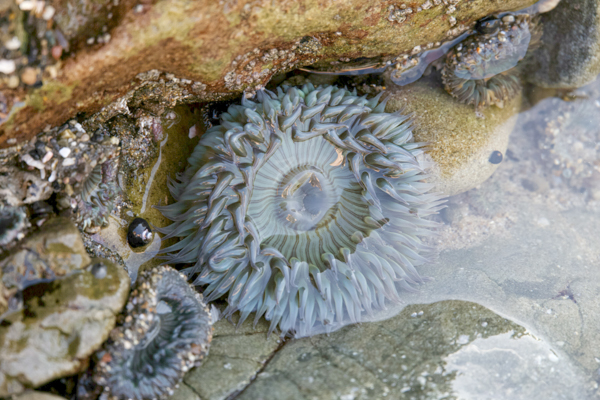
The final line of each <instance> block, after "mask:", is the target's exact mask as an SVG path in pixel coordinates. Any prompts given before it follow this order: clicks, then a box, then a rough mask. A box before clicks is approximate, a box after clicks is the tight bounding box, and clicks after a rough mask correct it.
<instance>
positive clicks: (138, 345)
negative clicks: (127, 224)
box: [92, 266, 212, 400]
mask: <svg viewBox="0 0 600 400" xmlns="http://www.w3.org/2000/svg"><path fill="white" fill-rule="evenodd" d="M120 318H121V319H122V320H121V321H120V325H119V326H118V327H117V328H115V329H114V330H113V331H112V332H111V334H110V338H109V340H108V341H107V342H106V343H105V344H104V347H103V349H102V350H101V351H99V352H98V353H97V354H96V358H97V360H98V362H97V364H96V365H95V368H94V372H93V374H92V380H93V381H94V382H95V383H96V384H97V385H98V386H99V387H101V388H103V390H104V393H105V396H104V397H106V398H108V399H134V400H142V399H164V398H166V397H168V396H170V395H171V394H173V390H174V389H175V388H176V387H177V385H178V384H179V382H180V381H181V379H182V378H183V375H184V374H185V373H186V372H187V371H188V370H189V369H191V368H192V367H194V366H197V365H199V364H200V362H201V361H202V359H203V358H204V356H205V355H206V354H207V353H208V345H209V344H210V341H211V339H212V317H211V314H210V311H209V309H208V307H207V306H206V304H205V303H204V301H203V299H202V295H201V294H199V293H197V292H196V291H195V290H194V288H193V287H191V286H190V285H189V284H188V283H187V281H186V278H185V276H183V275H182V274H181V273H179V272H177V271H176V270H174V269H173V268H171V267H168V266H162V267H158V268H155V269H152V270H148V271H146V272H144V273H143V274H141V275H140V277H139V278H138V280H137V283H136V287H135V288H134V289H133V291H132V292H131V294H130V296H129V301H128V303H127V305H126V306H125V311H124V314H123V315H122V316H121V317H120Z"/></svg>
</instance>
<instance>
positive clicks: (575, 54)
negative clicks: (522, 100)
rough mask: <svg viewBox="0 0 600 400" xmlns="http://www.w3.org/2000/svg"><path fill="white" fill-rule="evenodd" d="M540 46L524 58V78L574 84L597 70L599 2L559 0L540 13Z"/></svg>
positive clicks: (551, 84)
mask: <svg viewBox="0 0 600 400" xmlns="http://www.w3.org/2000/svg"><path fill="white" fill-rule="evenodd" d="M541 24H542V26H543V30H544V34H543V36H542V40H541V45H540V47H539V48H538V49H537V50H536V51H535V52H534V53H533V54H532V55H531V57H529V59H528V60H527V68H526V72H527V73H526V79H527V80H528V81H529V82H531V83H533V84H535V85H537V86H541V87H545V88H577V87H581V86H583V85H585V84H587V83H589V82H590V81H592V80H593V79H594V78H595V77H596V75H598V73H600V3H598V1H597V0H562V1H561V2H560V3H559V4H558V6H557V7H556V8H555V9H554V10H552V11H550V12H549V13H546V14H543V15H542V16H541Z"/></svg>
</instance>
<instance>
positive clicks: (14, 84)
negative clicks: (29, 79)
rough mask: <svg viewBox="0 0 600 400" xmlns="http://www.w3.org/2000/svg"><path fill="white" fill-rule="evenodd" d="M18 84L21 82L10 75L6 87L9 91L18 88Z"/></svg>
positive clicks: (16, 77)
mask: <svg viewBox="0 0 600 400" xmlns="http://www.w3.org/2000/svg"><path fill="white" fill-rule="evenodd" d="M19 83H21V80H20V79H19V77H18V76H16V75H11V76H10V77H9V78H8V87H9V88H11V89H14V88H16V87H17V86H19Z"/></svg>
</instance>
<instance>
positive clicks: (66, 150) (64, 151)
mask: <svg viewBox="0 0 600 400" xmlns="http://www.w3.org/2000/svg"><path fill="white" fill-rule="evenodd" d="M58 153H59V154H60V155H61V156H62V158H67V157H69V154H71V149H69V148H68V147H63V148H62V149H60V151H59V152H58ZM63 165H64V164H63Z"/></svg>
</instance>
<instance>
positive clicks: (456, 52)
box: [442, 13, 537, 110]
mask: <svg viewBox="0 0 600 400" xmlns="http://www.w3.org/2000/svg"><path fill="white" fill-rule="evenodd" d="M535 26H536V24H535V23H533V24H532V20H531V17H530V16H529V15H526V14H521V15H515V14H511V13H507V14H505V15H503V16H502V17H488V18H484V19H482V20H480V21H479V22H478V23H477V27H476V32H477V33H476V34H475V35H472V36H469V37H468V38H467V39H465V40H464V41H463V42H461V43H459V44H458V45H456V46H455V47H454V48H453V49H452V50H450V52H449V53H448V55H447V56H446V63H445V64H444V67H443V69H442V80H443V82H444V87H445V89H446V91H447V92H448V93H450V94H451V95H452V96H453V97H455V98H457V99H458V100H459V101H460V102H461V103H465V104H471V105H474V106H475V109H476V110H479V109H482V108H485V107H488V106H491V105H496V106H498V107H504V104H505V103H506V102H508V101H509V100H511V99H512V98H514V97H515V96H516V95H517V93H519V91H520V89H521V82H520V80H519V77H518V76H517V75H516V74H515V73H514V71H510V70H511V69H512V68H513V67H514V66H515V65H517V63H518V62H519V61H520V60H521V59H522V58H523V57H525V54H526V53H527V49H528V48H529V44H530V41H531V40H532V32H533V33H534V36H537V34H535V32H537V29H534V28H535Z"/></svg>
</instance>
